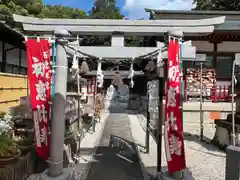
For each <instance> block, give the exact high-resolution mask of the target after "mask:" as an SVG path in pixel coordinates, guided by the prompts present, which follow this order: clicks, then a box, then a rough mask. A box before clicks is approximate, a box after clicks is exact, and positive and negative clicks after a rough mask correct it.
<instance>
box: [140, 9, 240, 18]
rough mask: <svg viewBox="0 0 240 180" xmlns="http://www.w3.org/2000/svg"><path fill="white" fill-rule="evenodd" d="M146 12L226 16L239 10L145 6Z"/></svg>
mask: <svg viewBox="0 0 240 180" xmlns="http://www.w3.org/2000/svg"><path fill="white" fill-rule="evenodd" d="M145 11H146V12H150V13H151V12H153V13H156V14H192V15H193V14H194V15H196V14H198V15H218V16H226V15H240V11H209V10H205V11H202V10H194V11H191V10H160V9H148V8H145Z"/></svg>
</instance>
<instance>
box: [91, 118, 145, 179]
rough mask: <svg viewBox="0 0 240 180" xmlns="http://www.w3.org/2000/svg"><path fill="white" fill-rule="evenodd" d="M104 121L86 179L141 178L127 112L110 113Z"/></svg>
mask: <svg viewBox="0 0 240 180" xmlns="http://www.w3.org/2000/svg"><path fill="white" fill-rule="evenodd" d="M106 121H107V122H106V125H105V128H104V131H103V135H102V138H101V140H100V145H99V147H98V148H97V151H96V155H95V158H94V159H95V160H94V161H95V162H92V164H91V167H90V170H89V173H88V176H87V180H113V179H114V180H142V179H143V177H142V172H141V167H140V164H139V162H138V158H137V155H136V151H135V149H134V144H133V143H132V142H133V137H132V135H131V130H130V127H129V119H128V116H127V114H124V113H111V114H110V115H109V117H108V118H107V120H106Z"/></svg>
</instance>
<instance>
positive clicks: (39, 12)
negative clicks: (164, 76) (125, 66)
mask: <svg viewBox="0 0 240 180" xmlns="http://www.w3.org/2000/svg"><path fill="white" fill-rule="evenodd" d="M0 2H1V4H0V13H3V14H7V15H11V14H19V15H23V16H34V17H39V18H60V19H82V18H91V19H123V18H124V15H123V14H121V12H120V9H119V8H118V7H117V5H116V0H97V1H95V2H94V4H93V7H92V9H91V11H90V12H89V13H88V15H87V14H86V13H85V11H83V10H81V9H76V8H71V7H66V6H61V5H54V6H53V5H44V4H43V1H42V0H0ZM125 39H126V40H125V46H141V45H142V42H143V38H142V37H126V38H125ZM83 45H88V46H110V45H111V38H110V37H104V36H91V37H84V38H83Z"/></svg>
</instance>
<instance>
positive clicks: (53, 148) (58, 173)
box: [40, 29, 75, 180]
mask: <svg viewBox="0 0 240 180" xmlns="http://www.w3.org/2000/svg"><path fill="white" fill-rule="evenodd" d="M54 34H55V36H56V37H57V39H56V43H57V46H56V67H55V69H56V71H55V92H54V98H53V102H52V103H53V105H52V113H53V114H52V115H53V116H52V128H51V141H50V158H49V169H47V170H46V171H45V172H44V173H43V174H42V175H41V177H40V180H50V179H51V180H55V179H56V180H72V179H74V178H75V175H74V171H73V169H70V168H69V169H64V168H63V148H64V132H65V105H66V93H67V75H68V61H67V55H66V51H65V49H64V44H65V43H66V42H67V41H65V40H64V39H63V37H64V36H68V35H69V32H68V31H67V30H64V29H59V30H54Z"/></svg>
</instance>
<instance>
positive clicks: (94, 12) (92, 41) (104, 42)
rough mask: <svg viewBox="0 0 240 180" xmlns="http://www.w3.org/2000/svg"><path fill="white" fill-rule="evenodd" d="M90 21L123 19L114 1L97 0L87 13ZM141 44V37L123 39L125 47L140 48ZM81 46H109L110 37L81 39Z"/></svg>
mask: <svg viewBox="0 0 240 180" xmlns="http://www.w3.org/2000/svg"><path fill="white" fill-rule="evenodd" d="M89 18H91V19H123V18H124V15H122V14H121V12H120V9H119V8H118V7H117V5H116V0H98V1H95V3H94V4H93V7H92V9H91V11H90V12H89ZM142 42H143V38H142V37H137V36H136V37H133V36H129V37H125V46H137V47H138V46H141V45H142ZM82 43H83V45H90V46H110V45H111V38H110V37H103V36H101V37H99V36H91V37H84V38H83V42H82Z"/></svg>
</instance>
